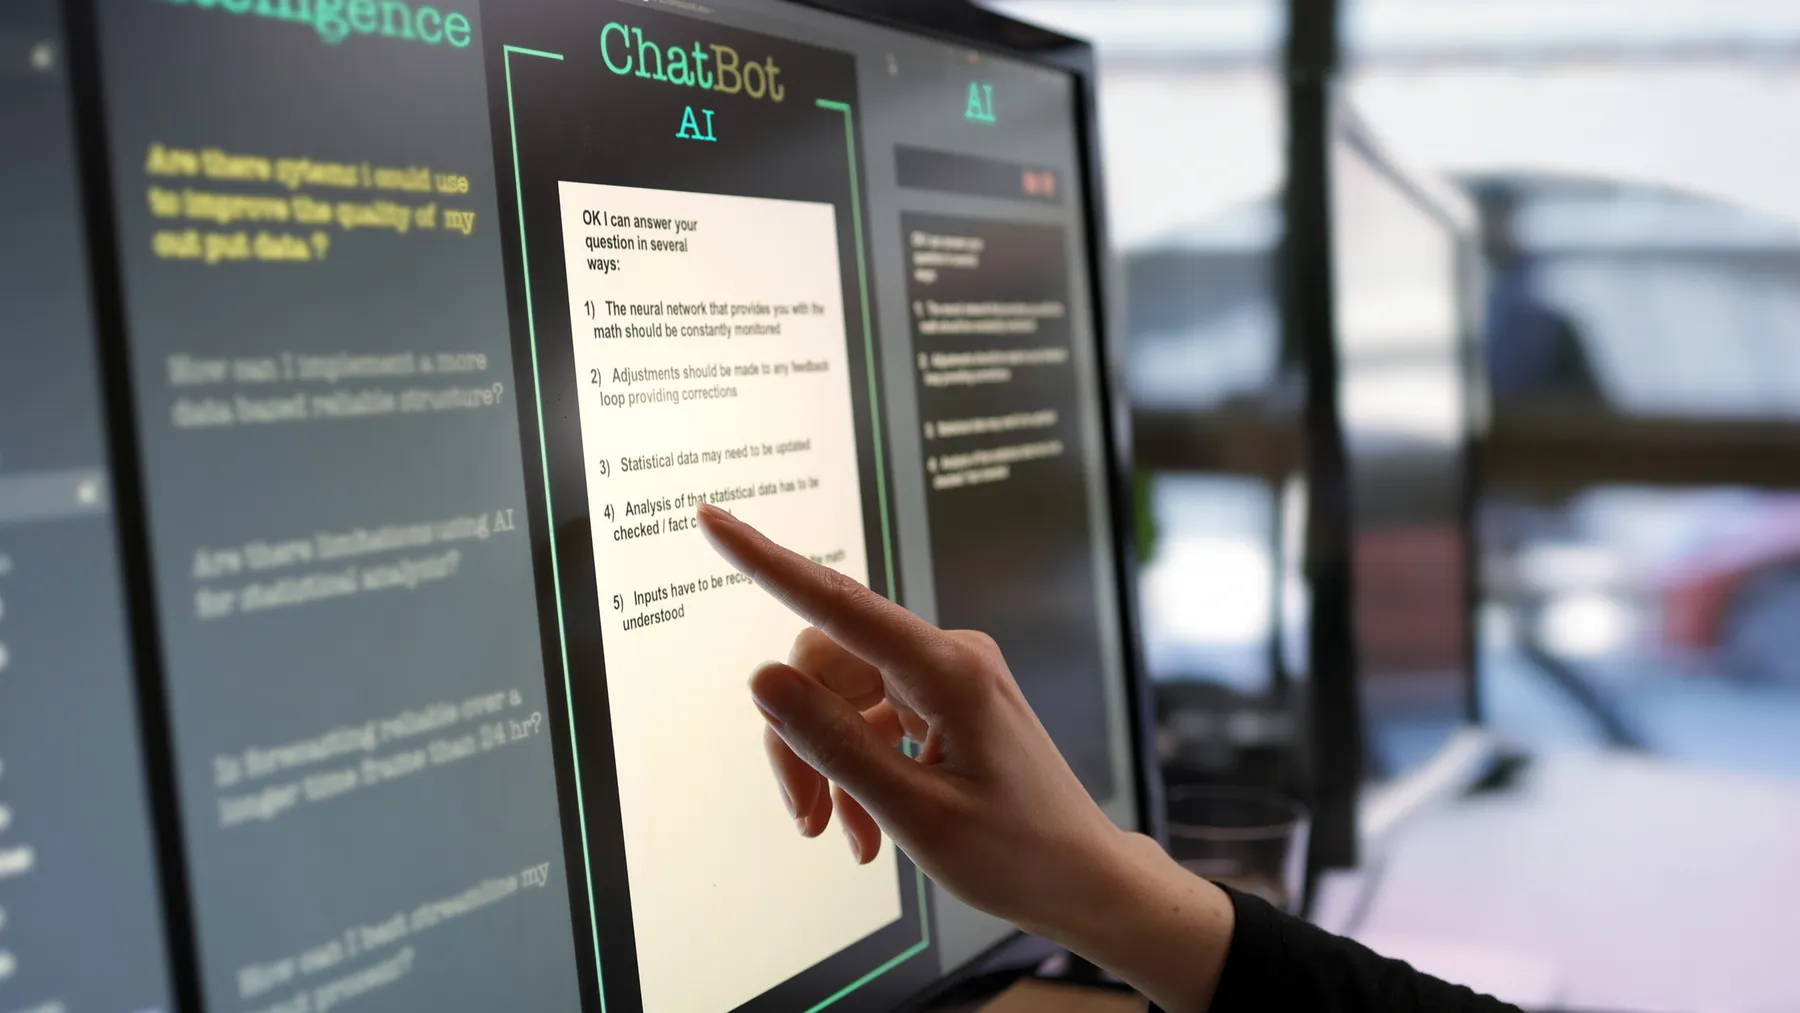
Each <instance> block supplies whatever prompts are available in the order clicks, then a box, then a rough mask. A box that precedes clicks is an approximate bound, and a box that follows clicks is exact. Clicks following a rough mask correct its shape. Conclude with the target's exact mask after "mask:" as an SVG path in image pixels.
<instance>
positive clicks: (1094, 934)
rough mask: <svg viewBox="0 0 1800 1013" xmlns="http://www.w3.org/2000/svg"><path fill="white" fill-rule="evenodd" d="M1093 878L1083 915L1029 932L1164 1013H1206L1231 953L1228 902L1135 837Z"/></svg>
mask: <svg viewBox="0 0 1800 1013" xmlns="http://www.w3.org/2000/svg"><path fill="white" fill-rule="evenodd" d="M1092 871H1093V873H1094V875H1093V877H1092V884H1091V886H1089V887H1088V889H1087V890H1086V891H1085V892H1086V893H1087V894H1088V897H1087V899H1086V902H1085V903H1083V904H1081V905H1080V907H1081V908H1082V909H1083V910H1073V911H1071V912H1070V913H1069V915H1068V916H1067V917H1066V918H1061V919H1059V921H1060V922H1061V924H1055V925H1046V926H1037V927H1032V930H1033V931H1036V932H1037V933H1038V934H1040V935H1044V936H1047V937H1049V938H1051V939H1053V940H1055V941H1056V942H1058V943H1061V944H1062V945H1064V946H1067V947H1068V948H1069V949H1070V950H1072V951H1074V952H1075V953H1078V954H1080V955H1081V956H1082V957H1085V958H1086V959H1088V960H1091V961H1093V962H1094V963H1095V964H1097V965H1099V966H1101V967H1103V968H1105V969H1107V970H1108V971H1110V972H1112V973H1113V974H1115V975H1117V976H1119V977H1120V978H1122V979H1123V980H1124V981H1125V982H1127V983H1128V984H1130V985H1131V986H1132V987H1133V988H1135V989H1137V990H1138V992H1139V993H1141V994H1142V995H1144V996H1145V997H1147V998H1148V999H1150V1001H1152V1002H1154V1003H1156V1004H1157V1005H1158V1006H1160V1007H1161V1008H1162V1009H1164V1010H1166V1011H1167V1013H1207V1010H1208V1008H1209V1007H1210V1006H1211V1004H1212V998H1213V992H1214V990H1215V989H1216V988H1217V987H1218V984H1219V980H1220V975H1221V973H1222V972H1223V970H1224V967H1225V960H1226V956H1227V954H1228V953H1229V952H1230V950H1231V941H1232V935H1233V929H1234V925H1235V914H1234V909H1233V907H1232V903H1231V898H1230V897H1229V896H1228V895H1227V894H1226V893H1225V891H1223V890H1221V889H1219V888H1218V887H1217V886H1214V885H1213V884H1212V883H1209V882H1207V881H1206V880H1204V879H1201V878H1200V877H1198V876H1195V875H1194V874H1193V873H1191V872H1188V871H1187V870H1186V869H1184V868H1182V867H1181V866H1179V865H1177V864H1176V863H1175V862H1174V861H1173V860H1172V859H1170V858H1169V857H1168V856H1167V855H1166V854H1164V853H1163V851H1162V849H1161V848H1160V847H1159V846H1157V845H1156V843H1155V842H1154V841H1151V840H1150V839H1149V838H1146V837H1139V836H1137V835H1122V839H1121V842H1120V847H1119V848H1118V849H1117V851H1116V853H1115V854H1114V855H1111V856H1108V858H1107V859H1106V860H1104V861H1098V862H1096V863H1095V868H1094V869H1093V870H1092Z"/></svg>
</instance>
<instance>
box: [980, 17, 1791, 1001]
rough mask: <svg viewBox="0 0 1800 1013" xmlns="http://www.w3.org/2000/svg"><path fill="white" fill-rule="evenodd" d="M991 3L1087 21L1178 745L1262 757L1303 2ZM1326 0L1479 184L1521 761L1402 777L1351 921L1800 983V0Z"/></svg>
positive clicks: (1499, 585) (1454, 966)
mask: <svg viewBox="0 0 1800 1013" xmlns="http://www.w3.org/2000/svg"><path fill="white" fill-rule="evenodd" d="M993 6H996V7H1001V8H1003V9H1005V10H1007V11H1008V12H1010V13H1014V14H1017V15H1019V16H1022V17H1025V18H1027V19H1030V20H1035V21H1038V22H1040V23H1043V24H1047V25H1050V26H1052V27H1058V28H1062V29H1065V30H1067V31H1069V32H1071V33H1072V34H1076V35H1081V36H1085V37H1088V38H1091V39H1094V40H1095V41H1096V42H1097V44H1098V46H1099V51H1100V55H1101V61H1102V70H1103V76H1102V91H1101V96H1100V97H1101V125H1102V132H1103V138H1104V145H1105V154H1106V159H1107V161H1106V172H1107V177H1108V178H1107V180H1106V182H1107V184H1108V193H1109V202H1108V207H1109V215H1110V224H1111V228H1112V234H1113V240H1114V243H1115V245H1116V246H1117V247H1118V249H1119V252H1120V254H1121V257H1122V261H1123V270H1124V275H1125V280H1126V283H1127V289H1128V294H1129V310H1128V312H1129V322H1130V352H1129V357H1130V358H1129V368H1128V376H1129V384H1130V392H1131V396H1132V399H1133V402H1134V414H1135V417H1136V421H1135V425H1136V429H1137V434H1138V446H1137V455H1138V457H1139V461H1140V465H1141V467H1142V470H1143V479H1142V482H1141V486H1142V491H1141V496H1142V503H1141V508H1142V513H1143V516H1144V517H1145V518H1147V519H1148V520H1149V522H1150V523H1149V525H1148V535H1147V537H1146V539H1145V543H1146V544H1145V546H1144V559H1143V567H1142V577H1141V580H1142V588H1141V591H1142V595H1141V597H1142V607H1143V612H1144V615H1143V622H1144V628H1145V631H1146V637H1147V645H1146V649H1147V652H1148V655H1149V658H1148V662H1149V666H1150V669H1151V672H1152V674H1153V676H1154V678H1155V679H1156V680H1157V682H1158V686H1159V701H1160V703H1161V706H1162V715H1161V717H1162V729H1161V731H1162V736H1163V743H1162V744H1163V748H1164V759H1165V763H1166V764H1167V767H1168V770H1169V775H1170V777H1171V779H1174V780H1184V779H1192V780H1209V779H1210V780H1237V781H1246V780H1248V781H1254V782H1258V783H1279V782H1280V780H1281V778H1282V777H1283V776H1284V773H1283V768H1284V767H1285V766H1289V765H1291V764H1293V763H1295V762H1298V761H1296V760H1295V759H1294V758H1293V757H1294V750H1293V747H1294V745H1295V743H1296V742H1297V741H1298V740H1299V738H1300V737H1301V732H1300V731H1299V728H1298V719H1297V718H1296V716H1295V715H1296V711H1295V708H1294V707H1293V706H1292V704H1293V702H1294V700H1295V699H1296V690H1295V689H1294V686H1295V685H1296V683H1297V682H1298V681H1300V680H1303V679H1304V678H1305V671H1304V669H1305V663H1306V655H1305V650H1304V647H1303V642H1304V630H1305V625H1306V621H1307V616H1306V602H1307V594H1306V589H1305V583H1304V580H1303V577H1302V573H1303V571H1302V568H1301V566H1300V564H1299V561H1298V558H1297V557H1298V545H1299V541H1300V540H1299V537H1298V532H1299V531H1300V530H1301V529H1302V527H1303V524H1304V520H1303V516H1302V515H1303V506H1302V505H1303V504H1304V502H1305V496H1304V493H1303V491H1302V490H1303V488H1304V478H1303V472H1304V464H1303V462H1304V454H1303V452H1302V450H1301V448H1300V444H1301V442H1302V439H1303V435H1302V426H1301V423H1300V416H1301V412H1302V405H1303V403H1304V401H1305V383H1304V379H1303V377H1304V370H1303V369H1302V368H1301V366H1300V363H1299V361H1298V360H1299V354H1298V353H1297V352H1296V351H1294V350H1292V349H1284V348H1283V346H1282V337H1281V334H1282V329H1281V326H1280V293H1279V291H1278V287H1279V283H1278V280H1277V273H1276V265H1277V255H1278V244H1279V243H1280V241H1281V237H1282V233H1283V222H1282V220H1281V207H1282V202H1281V193H1282V188H1283V186H1284V184H1285V182H1286V179H1287V164H1286V145H1287V130H1288V124H1287V122H1286V110H1285V97H1284V95H1285V92H1284V75H1283V47H1284V45H1285V40H1286V38H1287V31H1288V20H1287V19H1288V4H1287V3H1286V2H1284V0H1004V2H996V3H994V4H993ZM1340 17H1341V20H1340V22H1339V24H1340V29H1339V30H1340V36H1341V54H1342V55H1341V63H1340V66H1339V71H1338V76H1337V80H1338V85H1339V91H1340V94H1341V95H1342V97H1343V98H1344V100H1345V102H1346V103H1347V105H1348V107H1350V108H1351V109H1353V110H1354V111H1355V113H1356V115H1357V116H1358V117H1359V118H1360V120H1361V121H1362V122H1363V124H1364V125H1365V126H1366V127H1367V129H1368V130H1369V131H1370V132H1371V133H1372V134H1373V135H1375V136H1376V137H1378V138H1379V139H1380V141H1381V143H1382V144H1383V145H1384V146H1385V148H1386V149H1387V150H1388V151H1389V152H1391V153H1392V154H1393V155H1394V156H1395V157H1396V158H1398V159H1400V160H1402V161H1404V162H1405V163H1407V164H1408V165H1410V166H1414V167H1417V168H1419V169H1421V170H1422V171H1424V172H1426V173H1429V174H1432V175H1433V176H1435V177H1437V178H1440V179H1442V180H1445V181H1447V182H1448V183H1450V184H1451V185H1453V186H1454V187H1456V188H1457V189H1459V190H1460V191H1461V193H1462V194H1463V196H1464V198H1465V199H1466V200H1467V201H1468V202H1469V203H1470V205H1471V206H1472V207H1473V208H1475V209H1476V211H1477V214H1478V216H1479V226H1480V228H1479V243H1480V248H1481V252H1482V260H1483V262H1484V267H1485V294H1484V295H1483V296H1482V301H1481V317H1482V321H1481V322H1482V324H1483V330H1484V331H1485V342H1486V350H1485V356H1484V358H1485V366H1486V385H1487V389H1486V391H1485V392H1484V393H1485V402H1486V405H1487V406H1488V408H1489V409H1490V410H1491V414H1489V415H1488V417H1487V424H1488V425H1487V431H1486V437H1485V445H1484V446H1483V448H1482V453H1481V455H1480V462H1479V483H1480V498H1479V502H1478V505H1477V508H1476V513H1475V522H1476V534H1477V545H1478V548H1479V551H1478V556H1479V572H1480V578H1479V587H1478V593H1477V601H1478V606H1477V610H1476V613H1477V621H1476V624H1475V627H1476V645H1477V655H1478V675H1479V679H1478V685H1479V700H1480V711H1481V717H1482V721H1483V723H1484V724H1485V725H1486V726H1487V727H1488V728H1489V729H1491V730H1492V731H1493V732H1494V733H1496V735H1497V737H1498V738H1499V740H1500V741H1501V742H1502V743H1503V744H1504V746H1505V748H1507V749H1508V750H1509V751H1510V752H1511V753H1512V754H1513V755H1515V756H1516V757H1518V758H1520V759H1521V760H1523V766H1522V770H1521V771H1520V772H1517V773H1515V774H1513V775H1512V777H1511V778H1510V780H1507V783H1505V784H1502V785H1488V786H1487V787H1488V788H1489V789H1490V790H1488V791H1486V792H1483V793H1479V794H1472V795H1470V796H1468V797H1466V798H1463V799H1459V800H1456V801H1455V802H1454V803H1451V804H1450V805H1448V806H1447V807H1445V809H1444V811H1442V812H1439V813H1435V814H1433V815H1431V816H1427V817H1421V819H1420V821H1419V823H1418V825H1417V826H1416V827H1415V828H1413V829H1412V830H1409V831H1408V832H1407V833H1406V834H1403V835H1401V836H1400V838H1399V839H1398V840H1397V841H1396V842H1395V843H1394V844H1393V845H1392V847H1391V848H1389V849H1387V851H1386V852H1385V853H1384V854H1382V855H1380V856H1378V857H1379V859H1380V861H1379V863H1377V868H1376V870H1375V871H1374V875H1375V877H1376V878H1377V879H1381V878H1384V877H1385V880H1386V882H1385V883H1377V884H1374V885H1373V886H1371V885H1370V884H1368V883H1364V884H1361V885H1360V886H1359V887H1358V889H1357V890H1355V891H1353V896H1354V898H1355V899H1354V901H1353V902H1352V904H1351V907H1352V909H1353V910H1352V911H1351V912H1350V913H1349V914H1347V915H1343V916H1342V918H1341V919H1340V922H1339V924H1337V925H1334V926H1333V927H1337V928H1342V929H1346V930H1352V931H1356V932H1357V933H1358V934H1359V935H1362V936H1364V937H1366V938H1367V939H1369V941H1371V942H1372V943H1385V944H1386V945H1387V946H1388V948H1391V949H1393V950H1395V951H1397V952H1399V953H1400V954H1401V955H1405V956H1409V957H1411V958H1413V959H1415V960H1416V961H1417V962H1419V963H1421V964H1423V965H1426V966H1427V967H1428V968H1429V969H1439V970H1443V971H1444V972H1445V973H1446V974H1449V975H1455V976H1461V977H1464V978H1465V979H1471V980H1475V981H1479V982H1480V983H1482V984H1489V985H1492V986H1493V987H1494V988H1495V990H1497V991H1501V992H1502V993H1503V994H1505V995H1507V997H1510V998H1516V999H1519V1000H1520V1001H1524V1002H1529V1003H1533V1004H1536V1005H1540V1006H1543V1007H1545V1008H1551V1007H1554V1008H1588V1009H1609V1010H1615V1011H1619V1010H1630V1011H1660V1010H1670V1011H1675V1010H1695V1011H1698V1010H1720V1011H1736V1013H1776V1011H1779V1010H1787V1011H1800V974H1796V973H1794V972H1793V970H1792V969H1791V967H1790V966H1787V965H1786V964H1784V963H1783V962H1782V960H1781V955H1782V954H1784V953H1785V954H1788V955H1789V958H1790V959H1791V955H1792V954H1793V953H1795V952H1800V183H1797V181H1800V130H1797V129H1796V128H1795V124H1796V122H1800V120H1797V117H1800V4H1795V3H1793V2H1791V0H1344V2H1343V3H1342V5H1341V8H1340ZM1389 745H1390V746H1391V747H1392V748H1395V749H1404V748H1405V744H1404V743H1399V742H1396V743H1390V744H1389ZM1376 746H1377V747H1379V746H1380V744H1379V743H1378V744H1376ZM1366 864H1367V863H1366ZM1365 871H1368V870H1365ZM1474 881H1479V882H1474ZM1590 887H1591V889H1590ZM1547 926H1552V927H1547Z"/></svg>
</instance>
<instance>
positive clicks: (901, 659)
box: [699, 503, 946, 685]
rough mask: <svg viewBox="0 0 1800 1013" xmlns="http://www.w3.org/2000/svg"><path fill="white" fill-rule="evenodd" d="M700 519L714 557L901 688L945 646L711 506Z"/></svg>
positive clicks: (881, 602)
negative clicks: (722, 559)
mask: <svg viewBox="0 0 1800 1013" xmlns="http://www.w3.org/2000/svg"><path fill="white" fill-rule="evenodd" d="M699 518H700V530H701V531H702V532H703V533H704V534H705V535H706V539H707V541H709V542H711V543H712V545H713V548H715V549H717V550H718V552H719V555H721V556H724V557H725V559H726V561H727V562H729V563H731V565H732V566H735V567H737V568H738V570H739V571H741V572H742V573H743V574H744V575H745V576H747V577H749V578H750V579H751V580H753V581H755V582H756V584H757V586H758V587H761V588H762V589H763V590H765V591H767V592H768V593H769V594H770V595H771V596H772V597H774V599H775V600H776V601H778V602H780V603H781V604H782V605H784V606H786V607H787V608H788V609H790V610H792V611H793V612H794V613H795V614H796V615H798V616H800V618H802V619H805V620H806V621H807V622H809V623H811V624H813V625H814V626H816V627H818V628H819V630H820V632H822V633H824V634H825V635H826V636H828V637H830V638H831V639H833V640H835V641H837V642H838V643H839V644H841V645H843V647H844V648H845V649H846V650H848V651H849V652H850V653H852V654H854V655H856V656H857V657H859V658H861V659H863V660H864V661H867V662H868V663H869V664H871V665H874V666H875V667H876V668H879V669H881V670H882V671H883V672H884V673H885V674H887V675H889V676H891V677H893V678H895V679H897V680H899V681H901V682H902V683H903V684H907V685H911V683H912V679H911V677H912V676H913V675H914V674H915V673H918V672H921V671H932V670H934V669H935V668H936V667H937V666H936V665H935V664H934V662H935V661H938V660H939V658H940V656H941V655H942V654H943V653H945V652H944V648H945V646H946V641H945V638H944V634H943V631H942V630H939V629H938V628H937V627H935V626H933V625H931V624H930V623H928V622H926V621H925V620H923V619H920V618H919V617H918V616H916V615H913V614H912V613H911V612H908V611H907V610H906V609H903V608H901V607H900V606H899V605H896V604H894V603H893V602H891V601H889V600H887V599H886V598H883V597H882V596H880V595H878V594H876V593H875V592H874V591H871V590H869V589H868V588H866V587H864V586H863V585H861V584H859V583H857V582H856V581H855V580H854V579H852V578H851V577H849V576H846V575H845V574H842V573H839V572H838V571H836V570H833V569H831V568H830V567H826V566H820V565H819V564H817V563H815V562H813V561H812V560H810V559H807V558H806V557H805V556H802V555H800V554H799V553H797V552H794V551H793V550H791V549H786V548H783V547H781V546H779V545H776V544H775V543H774V542H772V541H770V540H769V539H768V537H767V536H765V535H764V534H763V533H762V532H760V531H757V530H756V529H755V528H753V527H751V526H750V525H748V524H746V523H744V522H743V521H740V520H738V519H737V518H736V517H733V516H732V515H731V514H729V513H727V512H725V511H724V510H721V509H719V508H718V507H716V506H713V505H712V504H710V503H709V504H706V505H703V506H701V507H700V510H699Z"/></svg>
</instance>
